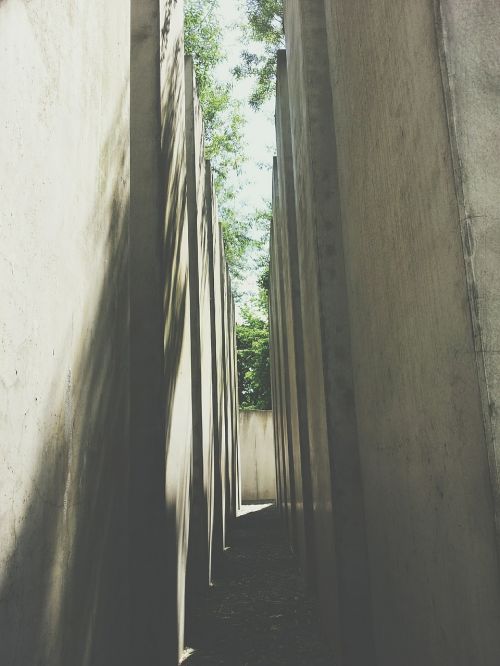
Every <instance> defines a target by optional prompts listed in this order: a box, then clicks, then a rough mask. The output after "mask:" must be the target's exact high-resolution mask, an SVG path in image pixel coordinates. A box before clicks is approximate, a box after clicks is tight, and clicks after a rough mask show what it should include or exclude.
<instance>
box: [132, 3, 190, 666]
mask: <svg viewBox="0 0 500 666" xmlns="http://www.w3.org/2000/svg"><path fill="white" fill-rule="evenodd" d="M156 4H158V3H156ZM159 7H160V26H159V34H160V36H161V38H160V41H159V42H158V32H157V33H156V34H155V35H154V38H155V45H156V53H157V55H156V57H157V59H158V62H159V66H160V77H159V88H160V111H161V135H160V146H161V161H160V165H161V168H160V170H159V173H160V175H161V178H162V201H161V216H162V221H163V224H162V238H161V241H160V243H159V248H163V256H162V265H163V307H162V315H163V320H164V327H163V329H162V332H163V339H162V342H163V360H162V364H161V367H162V369H163V374H164V384H163V392H164V393H163V400H164V406H163V409H164V412H165V435H164V451H165V452H164V457H165V466H166V469H165V473H166V481H165V483H164V488H165V496H166V510H167V517H166V538H167V554H166V557H165V562H164V563H163V567H164V568H165V569H166V574H167V590H166V592H165V593H164V595H163V604H166V606H167V609H166V610H167V614H168V617H167V621H166V622H165V623H164V624H163V626H162V627H161V635H162V636H164V640H166V643H167V645H166V655H164V652H161V653H160V654H159V656H158V657H156V659H166V660H167V662H168V663H176V662H177V659H178V654H180V653H181V651H182V650H183V647H184V633H185V627H184V625H185V619H184V618H185V614H186V612H185V606H186V602H185V590H186V570H187V560H188V544H189V535H190V516H191V512H192V505H191V502H192V465H193V459H192V458H193V446H192V442H193V437H194V434H193V430H194V423H193V412H192V402H193V398H192V379H191V378H192V359H191V337H192V336H193V335H195V334H196V332H197V329H193V328H192V326H191V316H190V302H191V301H190V294H189V284H190V265H189V244H188V240H189V239H188V211H187V209H188V206H187V200H188V199H187V197H188V194H187V182H186V181H187V142H186V87H185V70H184V42H183V9H184V8H183V3H182V2H181V1H180V0H171V1H168V2H162V3H160V5H159ZM143 76H144V72H143ZM165 563H166V565H167V566H166V567H165ZM138 660H139V659H138Z"/></svg>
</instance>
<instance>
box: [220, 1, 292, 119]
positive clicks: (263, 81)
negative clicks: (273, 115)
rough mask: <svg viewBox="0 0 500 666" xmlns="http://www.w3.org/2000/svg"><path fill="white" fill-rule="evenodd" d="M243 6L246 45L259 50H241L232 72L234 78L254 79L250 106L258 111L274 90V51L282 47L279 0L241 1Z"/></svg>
mask: <svg viewBox="0 0 500 666" xmlns="http://www.w3.org/2000/svg"><path fill="white" fill-rule="evenodd" d="M245 5H246V14H247V18H248V25H247V26H245V28H244V30H245V33H246V37H247V44H248V43H250V41H253V42H257V43H259V44H260V45H261V47H262V50H261V51H260V52H256V49H255V48H254V49H253V50H249V49H245V50H243V51H242V53H241V64H240V65H238V66H237V67H235V68H234V70H233V71H234V75H235V76H236V77H237V78H243V77H248V76H249V77H253V78H255V80H256V81H255V86H254V89H253V92H252V94H251V97H250V104H251V106H252V107H253V108H254V109H259V108H260V107H261V106H262V104H263V103H264V102H265V101H266V100H268V99H269V98H270V97H272V95H273V94H274V90H275V81H276V59H277V52H278V49H280V48H283V46H284V29H283V0H245Z"/></svg>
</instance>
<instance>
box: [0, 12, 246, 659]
mask: <svg viewBox="0 0 500 666" xmlns="http://www.w3.org/2000/svg"><path fill="white" fill-rule="evenodd" d="M63 4H64V3H63ZM63 4H61V3H56V5H55V6H54V7H51V8H50V11H49V8H48V7H46V6H45V4H44V3H42V2H39V1H38V0H35V1H34V2H30V3H21V2H16V1H15V0H9V1H8V2H0V40H1V43H2V48H1V52H2V67H1V68H0V91H1V96H2V105H1V107H0V136H1V143H2V154H1V157H0V175H1V180H0V192H1V196H0V215H1V218H0V275H1V280H0V307H1V316H0V331H1V336H0V340H1V342H0V349H1V353H0V394H1V401H0V413H1V419H0V441H1V442H2V457H3V463H4V464H3V465H2V466H1V469H0V496H1V502H0V599H1V603H0V634H1V636H2V640H1V641H0V662H1V663H2V665H3V664H6V665H7V664H8V665H9V666H32V665H33V664H35V663H36V664H40V666H49V665H50V666H67V665H68V664H71V666H73V665H74V666H86V665H89V666H101V665H102V666H104V665H106V666H113V665H114V664H120V665H127V664H130V665H132V664H134V665H135V664H137V663H143V662H144V663H146V662H147V663H148V664H160V663H161V664H169V665H170V664H172V665H174V664H177V663H178V660H179V656H180V654H181V652H182V650H183V648H184V633H185V629H184V624H185V616H186V612H187V611H189V607H188V608H186V600H185V597H186V576H187V575H189V576H190V579H191V580H192V581H193V582H194V581H195V579H196V576H195V575H194V574H193V570H192V569H191V568H190V566H191V563H190V554H189V553H196V554H197V555H198V556H199V557H198V561H199V562H201V565H200V568H199V569H198V571H202V576H200V578H201V577H203V578H204V581H205V584H206V585H207V586H208V582H209V571H210V569H209V563H210V558H211V549H212V543H211V537H210V534H211V525H212V524H213V523H215V522H217V521H218V522H219V524H224V522H225V515H224V513H223V512H224V510H225V503H224V502H222V501H221V502H220V503H219V505H218V506H215V505H214V507H215V508H214V509H213V510H207V509H206V506H207V505H208V507H211V506H212V502H213V496H214V489H213V486H214V482H213V473H212V470H213V469H214V468H217V467H218V468H219V469H220V470H222V469H224V483H231V484H232V487H233V488H237V482H235V481H233V479H232V478H229V479H226V471H225V469H226V468H225V467H223V465H225V460H226V458H225V457H224V456H223V455H222V452H221V451H220V450H219V451H217V448H216V447H215V445H214V439H213V435H212V431H211V417H210V414H211V409H212V386H211V376H212V349H213V348H214V344H213V342H212V340H211V332H212V331H211V329H212V328H213V327H215V330H216V332H217V334H216V338H217V340H219V341H221V342H220V344H219V347H218V349H219V353H220V354H222V355H224V354H227V353H229V352H230V353H232V354H234V350H233V349H226V347H223V346H222V340H223V335H224V336H226V337H228V339H229V338H231V339H233V338H234V331H233V330H232V328H231V327H232V326H233V319H228V317H227V315H226V314H225V312H223V311H222V307H219V311H218V312H215V314H213V315H212V316H213V317H215V318H214V319H213V321H212V319H211V313H210V293H209V285H210V280H211V278H210V270H211V269H210V265H209V261H208V249H207V239H208V226H207V225H208V218H207V215H206V210H205V206H204V204H205V194H204V192H203V188H204V186H205V176H204V172H203V170H204V161H205V159H204V154H203V146H202V142H201V117H200V115H199V110H198V111H197V112H196V113H197V114H198V115H197V117H196V120H194V117H195V114H194V113H193V123H194V122H195V123H197V127H196V130H194V125H193V127H191V128H190V129H191V130H192V137H191V138H192V140H191V141H186V106H185V92H186V89H185V71H184V52H183V51H184V49H183V3H182V2H181V0H164V1H162V2H161V3H155V2H152V1H150V0H147V1H143V0H140V1H139V0H132V2H131V4H130V6H129V3H125V4H123V3H118V2H115V1H114V0H112V1H111V2H108V3H106V4H105V6H104V4H103V3H98V2H94V1H93V0H92V1H91V2H90V3H87V4H86V5H85V8H83V6H79V5H78V4H76V5H74V4H73V5H71V7H69V6H68V7H66V6H64V7H63ZM130 8H131V10H132V11H130ZM188 92H189V91H188ZM190 99H191V102H192V100H193V95H192V90H191V98H190ZM191 106H192V105H191ZM195 131H196V141H195V140H194V137H195V134H194V132H195ZM195 160H197V161H198V164H196V163H195V164H194V167H195V177H196V179H197V182H196V187H197V196H196V197H195V206H197V217H196V224H197V225H198V231H199V232H200V233H197V232H195V235H194V244H193V243H192V247H194V252H195V255H196V256H197V258H198V255H199V262H198V281H197V282H195V281H194V278H193V279H191V282H192V283H193V284H194V285H198V288H199V294H198V301H193V300H192V298H191V294H190V277H191V276H190V271H191V266H190V256H189V245H188V243H189V238H188V201H189V202H191V204H192V202H193V198H189V197H188V182H187V175H188V171H187V170H188V167H193V162H194V161H195ZM189 175H190V176H191V175H192V171H190V172H189ZM190 187H192V183H191V185H190ZM198 211H199V212H200V214H198ZM222 245H223V244H222V237H221V235H220V234H219V236H218V237H217V239H216V241H215V245H214V252H216V253H219V254H220V257H221V261H222V259H223V247H222ZM212 270H214V269H212ZM223 270H224V271H225V267H224V269H222V268H220V270H219V275H222V272H223ZM219 285H220V294H221V298H222V295H224V299H225V303H226V304H227V307H228V308H232V312H234V303H233V300H232V295H231V294H229V293H225V292H223V289H225V288H226V286H227V283H226V282H225V283H224V287H223V286H222V285H221V281H220V280H219ZM193 303H195V305H196V307H197V311H198V325H196V324H195V325H194V328H193V326H192V315H193V308H192V307H191V306H192V304H193ZM193 331H194V333H193ZM192 338H194V339H195V340H197V341H198V342H199V355H198V361H199V362H198V365H197V367H196V369H195V368H194V367H193V368H192V365H191V363H192V344H191V341H192ZM231 362H232V363H233V365H232V366H231V371H230V372H229V373H228V374H225V375H221V376H220V379H219V391H220V394H222V390H221V386H223V387H224V397H223V398H222V397H220V401H221V403H222V402H224V403H226V402H227V403H228V404H231V405H233V409H234V405H235V398H234V393H235V391H236V383H235V376H234V361H232V359H231ZM228 363H229V361H228ZM193 377H194V380H193ZM200 378H203V381H202V382H201V386H200ZM193 386H195V387H197V389H198V390H199V394H200V400H199V401H198V402H197V403H196V405H197V406H198V407H200V409H201V413H202V417H201V419H200V416H199V413H198V412H197V413H196V414H194V415H193V408H192V405H193V404H194V402H193V400H192V390H193ZM193 416H194V418H195V422H196V427H197V428H198V430H196V428H195V430H196V432H194V431H193V429H192V422H193ZM196 419H198V421H196ZM200 423H201V433H202V438H201V439H200V437H198V435H199V433H200ZM234 432H235V429H234V428H232V430H231V433H232V435H231V436H232V437H233V445H232V446H233V449H232V450H234ZM195 435H196V437H195ZM233 460H234V456H233ZM232 471H233V468H229V473H230V474H231V473H232ZM221 474H222V471H221ZM221 474H220V475H219V476H221ZM200 496H201V498H202V502H200ZM203 502H205V509H204V511H205V512H204V513H203V512H200V507H202V505H203ZM202 521H205V522H204V527H203V528H200V525H202ZM190 523H191V524H192V525H194V526H195V527H194V528H193V530H192V533H191V535H190ZM197 530H198V533H197ZM193 535H194V536H193ZM190 536H192V540H191V546H190V545H189V540H190ZM196 536H199V537H200V539H199V541H198V542H196V541H195V537H196ZM197 543H198V544H201V546H202V548H200V549H199V550H196V549H195V546H196V545H197ZM188 592H190V590H188Z"/></svg>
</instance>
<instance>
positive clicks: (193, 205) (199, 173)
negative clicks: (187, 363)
mask: <svg viewBox="0 0 500 666" xmlns="http://www.w3.org/2000/svg"><path fill="white" fill-rule="evenodd" d="M185 77H186V145H187V195H188V199H187V203H188V229H189V269H190V298H191V329H192V335H191V364H192V369H193V372H192V373H191V379H192V409H193V493H192V501H193V505H192V516H191V536H190V542H191V543H190V557H191V561H192V566H191V567H190V581H191V584H192V585H194V586H195V587H198V588H199V589H202V588H203V587H206V586H208V584H209V582H210V559H209V548H210V543H211V535H212V522H213V521H212V514H213V508H212V506H211V504H212V502H213V498H212V493H211V488H212V487H213V473H214V472H213V458H212V455H211V454H212V441H213V423H212V419H213V417H212V408H213V405H212V341H211V335H212V330H211V310H210V275H209V268H210V263H209V225H208V223H209V217H208V215H207V207H206V193H205V185H206V174H205V153H204V139H203V137H204V130H203V119H202V115H201V108H200V103H199V100H198V96H197V93H196V81H195V73H194V66H193V60H192V58H190V57H189V58H186V62H185Z"/></svg>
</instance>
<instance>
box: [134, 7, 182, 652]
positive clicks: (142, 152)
mask: <svg viewBox="0 0 500 666" xmlns="http://www.w3.org/2000/svg"><path fill="white" fill-rule="evenodd" d="M131 6H132V16H131V28H132V36H131V40H132V41H131V57H130V85H131V90H130V113H131V123H130V159H131V172H130V178H131V193H130V215H131V218H130V232H129V242H130V278H129V279H130V442H131V458H130V509H129V520H130V566H131V569H132V571H141V572H142V573H141V575H140V576H137V575H136V576H133V577H132V578H131V611H132V615H131V623H130V631H131V641H132V645H131V651H132V655H133V657H132V661H141V660H146V661H148V662H149V663H151V664H160V663H161V662H162V661H163V660H164V659H165V657H166V654H167V652H168V648H169V641H168V633H167V632H165V627H167V626H169V625H170V626H173V627H175V625H176V617H175V616H173V617H172V615H170V616H169V615H168V613H167V602H166V599H167V596H168V593H169V590H168V584H167V568H166V566H165V563H166V562H168V546H167V513H166V503H165V474H166V469H165V439H164V433H165V411H164V402H163V395H164V394H163V380H164V377H163V366H164V349H163V271H162V268H163V257H162V242H161V241H162V222H163V220H162V214H161V201H162V183H161V170H160V165H161V144H160V134H161V119H160V44H159V40H158V34H159V32H160V16H159V5H158V2H155V1H153V0H147V1H146V2H142V1H141V2H139V1H133V2H132V5H131ZM169 564H170V566H174V567H175V566H176V562H175V560H173V561H172V560H171V561H170V562H169ZM170 638H173V635H171V636H170Z"/></svg>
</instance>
